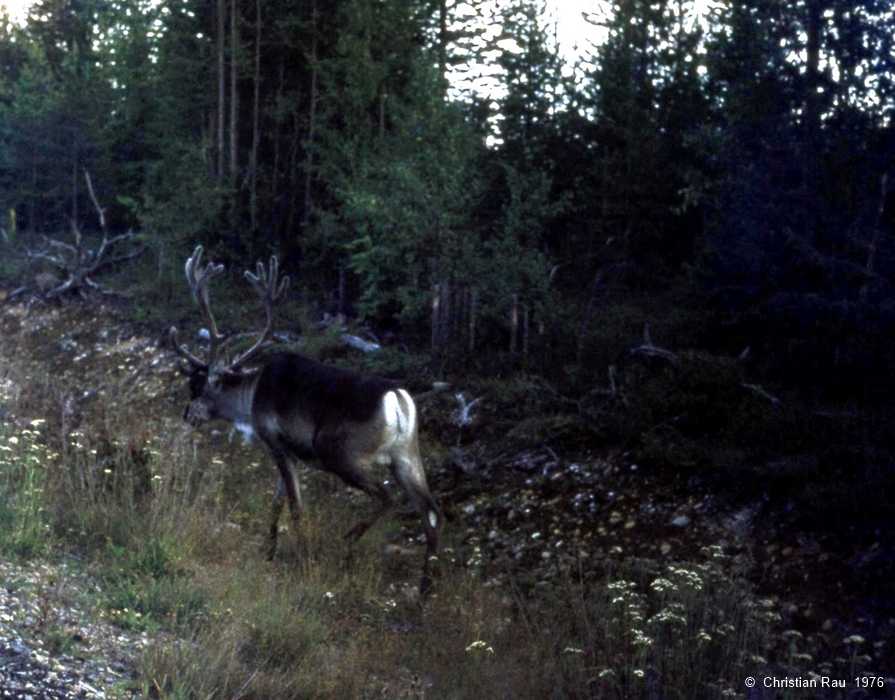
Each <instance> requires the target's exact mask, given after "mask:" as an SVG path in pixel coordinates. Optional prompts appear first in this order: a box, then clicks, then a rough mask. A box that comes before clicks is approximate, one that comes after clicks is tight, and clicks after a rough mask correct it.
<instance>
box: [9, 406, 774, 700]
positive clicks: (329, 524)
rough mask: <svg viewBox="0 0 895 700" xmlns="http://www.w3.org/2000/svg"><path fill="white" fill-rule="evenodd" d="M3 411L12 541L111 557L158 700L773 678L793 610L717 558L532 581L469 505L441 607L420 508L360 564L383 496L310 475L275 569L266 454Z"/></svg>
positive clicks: (608, 562) (156, 422)
mask: <svg viewBox="0 0 895 700" xmlns="http://www.w3.org/2000/svg"><path fill="white" fill-rule="evenodd" d="M0 404H2V406H3V412H4V420H3V421H2V422H0V525H2V528H0V549H3V550H4V551H6V552H11V553H15V554H17V555H20V556H36V555H38V554H41V553H44V552H47V551H51V550H53V549H58V548H63V549H65V550H67V551H68V550H71V549H76V550H78V552H79V553H80V554H81V555H82V556H83V557H84V558H85V559H87V560H88V561H89V562H90V563H91V566H92V568H93V570H94V572H95V573H96V576H97V577H99V578H100V579H101V580H102V583H103V585H102V593H101V594H99V595H100V596H101V606H103V607H104V608H105V609H106V610H107V611H108V614H109V616H110V617H111V619H113V620H114V621H115V622H116V623H117V624H119V625H121V626H122V627H125V628H129V629H139V630H146V631H149V632H151V633H155V634H156V637H155V639H157V642H156V643H155V644H151V645H150V646H149V647H148V648H147V650H146V652H145V654H144V658H143V667H142V672H143V677H142V681H141V682H142V686H143V691H144V694H145V695H146V696H147V697H154V698H165V699H170V700H181V699H183V700H187V699H189V700H193V699H200V698H208V699H211V698H252V699H254V700H265V699H270V700H273V699H276V700H288V699H289V698H361V699H363V698H449V699H458V700H459V699H465V698H476V699H478V698H483V697H487V698H520V699H524V698H538V699H539V700H541V699H543V698H589V697H600V698H655V697H659V696H661V697H666V698H683V697H687V698H715V697H721V696H736V695H737V694H738V693H740V692H741V691H742V686H741V682H742V678H744V677H745V675H750V674H751V675H760V670H761V669H763V668H766V664H767V661H766V659H767V658H768V657H769V653H768V652H769V649H770V648H771V647H772V645H773V643H774V641H773V638H774V634H775V630H776V629H777V626H778V625H779V619H778V617H777V614H776V610H775V608H774V606H773V604H769V603H765V602H762V601H760V600H758V599H756V598H755V596H753V595H752V593H751V591H750V588H749V586H748V585H747V584H746V583H745V582H744V581H743V579H742V578H741V577H739V576H738V575H737V574H736V566H735V565H734V563H733V562H732V561H730V560H728V559H727V558H725V557H724V556H723V555H722V554H721V553H720V551H718V550H715V549H710V550H706V552H705V554H704V556H703V558H702V559H700V560H699V561H696V562H691V563H687V564H684V563H677V564H672V563H660V562H655V561H628V560H626V559H625V558H624V557H622V556H621V555H620V554H615V555H613V554H611V555H609V556H608V557H607V558H606V559H605V561H604V562H603V563H602V564H601V565H599V566H597V567H594V568H591V569H589V570H584V569H582V570H581V571H579V572H574V574H569V575H568V576H567V577H566V578H565V579H563V580H560V581H558V582H557V581H553V582H552V583H549V584H545V585H543V586H534V587H525V589H524V590H523V589H522V588H516V587H515V586H514V585H513V579H512V578H510V579H509V583H507V584H504V585H492V584H491V582H492V581H493V580H494V576H493V574H494V572H493V571H492V570H491V569H490V564H489V563H488V560H487V558H486V557H485V556H483V550H482V549H479V548H477V547H476V545H475V543H474V542H473V541H464V540H463V539H461V536H460V533H462V532H463V531H464V530H465V528H463V527H461V523H460V522H459V521H460V519H461V518H462V516H460V515H457V516H455V518H452V519H449V521H448V525H447V527H446V530H445V538H444V539H445V547H444V551H443V552H442V555H441V556H440V560H439V568H440V570H441V578H440V580H439V581H438V582H437V584H436V591H435V594H434V595H433V596H432V597H431V598H430V599H429V600H428V601H426V602H425V603H423V602H421V601H420V600H419V599H418V597H417V595H416V592H415V589H416V582H417V580H418V576H419V568H420V565H421V562H422V556H423V552H422V546H421V545H418V544H417V543H416V542H414V541H411V540H410V539H409V538H408V536H407V534H406V533H405V531H404V523H403V521H402V520H401V518H400V517H399V516H398V515H395V516H393V517H391V518H385V519H383V521H382V522H381V523H380V524H378V525H377V526H376V527H375V528H374V529H373V530H371V531H370V532H369V533H368V534H367V535H366V536H365V537H364V538H363V539H362V540H361V541H360V542H359V543H358V544H357V545H356V546H355V547H354V548H353V550H352V551H351V556H350V558H349V557H348V550H347V549H346V546H345V545H344V544H343V542H342V540H341V538H340V535H341V534H342V533H343V532H345V531H346V530H348V529H349V527H350V526H351V525H352V524H354V523H355V522H356V521H357V520H358V519H359V517H360V514H359V513H358V510H359V509H366V508H368V507H370V504H369V503H367V502H366V500H364V499H363V498H360V499H358V498H356V497H353V496H349V495H347V494H346V492H345V490H344V489H343V488H342V487H341V485H338V486H333V483H332V482H331V481H329V480H328V479H324V478H311V479H310V481H309V482H308V483H307V484H306V487H307V489H306V497H305V499H304V501H305V503H306V505H307V507H306V511H305V514H304V517H303V520H302V522H301V526H300V532H296V531H295V528H294V527H292V525H291V523H284V525H286V526H288V528H289V530H290V531H289V532H286V533H284V536H283V537H281V551H280V554H279V555H278V558H277V560H276V561H274V562H268V561H266V559H265V557H264V539H265V530H266V528H267V526H268V513H269V505H270V496H271V493H272V490H273V487H274V485H275V476H274V471H273V468H272V467H270V466H268V465H266V462H265V460H266V456H265V455H264V454H263V453H262V452H261V451H260V449H259V448H242V447H236V446H234V445H233V444H232V443H229V442H227V441H226V440H225V439H220V438H217V439H215V438H213V437H210V435H211V433H210V431H206V432H203V433H194V432H192V431H189V430H188V429H186V428H184V427H183V425H182V424H181V423H180V422H179V421H177V420H175V418H176V417H173V416H169V415H168V414H170V413H172V410H171V407H170V406H169V405H168V404H167V403H165V402H160V404H159V405H158V406H156V407H155V408H153V409H151V410H147V411H144V412H141V415H133V414H130V413H128V412H120V413H113V415H112V416H111V417H108V416H103V415H102V414H99V415H98V416H94V417H92V418H91V419H90V420H86V421H85V422H84V423H83V425H82V426H81V427H80V428H79V429H77V430H69V431H65V430H59V429H58V427H57V429H54V430H52V431H44V428H45V426H44V423H43V422H42V420H43V419H41V418H35V417H29V416H20V415H18V414H19V413H20V412H21V410H22V409H23V408H24V407H22V406H19V405H18V403H17V401H16V399H15V396H14V393H9V392H7V394H5V395H3V396H0ZM175 413H176V412H175ZM57 436H61V437H57ZM417 527H418V524H417V522H416V520H415V519H413V520H408V532H412V534H413V535H417V534H418V533H417V532H416V530H415V529H414V528H417ZM384 542H385V543H389V544H390V545H391V546H389V547H385V548H384V547H383V543H384ZM407 550H409V551H410V552H411V555H409V556H402V555H400V554H397V553H395V552H399V551H407Z"/></svg>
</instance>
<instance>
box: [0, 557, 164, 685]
mask: <svg viewBox="0 0 895 700" xmlns="http://www.w3.org/2000/svg"><path fill="white" fill-rule="evenodd" d="M78 568H80V567H79V565H78V563H77V562H74V565H72V564H71V563H66V562H60V563H54V564H51V563H46V562H32V563H28V564H17V563H13V562H10V561H0V697H3V698H17V699H19V700H44V699H46V700H51V699H52V700H62V699H63V698H64V699H66V700H68V699H74V698H110V699H111V698H126V697H133V696H135V695H138V694H139V691H140V686H139V684H138V683H137V682H136V678H137V663H138V661H139V658H140V654H141V652H142V650H143V647H144V646H145V645H146V644H147V642H148V640H147V637H146V635H145V633H142V634H137V633H133V632H127V631H124V630H122V629H121V628H120V627H118V626H117V625H115V624H113V623H111V622H110V621H108V620H106V619H104V618H103V616H102V615H101V614H100V613H99V611H97V610H95V609H94V608H93V606H92V605H91V604H90V603H89V602H88V601H89V599H90V597H91V595H89V594H96V593H97V592H98V591H97V590H96V584H95V582H94V581H93V580H91V578H90V577H89V576H87V575H85V574H83V573H78V572H77V569H78Z"/></svg>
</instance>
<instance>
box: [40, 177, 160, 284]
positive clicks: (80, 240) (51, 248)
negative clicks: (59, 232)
mask: <svg viewBox="0 0 895 700" xmlns="http://www.w3.org/2000/svg"><path fill="white" fill-rule="evenodd" d="M84 177H85V179H86V181H87V191H88V192H89V194H90V200H91V201H92V202H93V206H94V208H95V209H96V213H97V216H98V218H99V226H100V230H101V231H102V240H101V241H100V242H99V245H98V246H97V247H96V248H90V247H88V245H87V242H86V240H85V238H84V236H83V235H82V234H81V230H80V229H79V228H78V225H77V223H76V222H74V221H73V222H72V237H73V238H74V244H71V243H66V242H65V241H60V240H57V239H55V238H49V237H47V236H44V237H43V242H42V247H41V248H39V249H37V250H26V251H25V252H26V254H27V256H28V258H29V259H31V260H36V261H42V262H45V263H49V264H50V265H52V266H53V267H54V268H56V270H57V275H56V277H55V279H53V280H49V283H48V280H47V279H46V278H44V281H43V282H42V283H41V284H40V287H41V289H40V292H41V296H43V297H44V298H46V299H57V298H60V297H62V296H66V295H69V294H77V295H78V296H80V297H81V298H86V295H87V291H88V290H90V289H101V286H100V285H99V284H98V283H97V282H95V281H94V279H93V278H94V277H95V276H96V275H98V274H100V273H101V272H103V271H105V270H107V269H109V268H111V267H114V266H116V265H118V264H120V263H122V262H126V261H129V260H133V259H135V258H138V257H140V256H141V255H142V254H143V253H144V252H145V251H146V249H147V247H148V246H146V245H145V244H137V243H136V242H135V234H134V233H133V231H128V232H127V233H122V234H118V235H110V234H109V229H108V226H107V224H106V214H105V210H104V209H103V208H102V207H101V206H100V204H99V200H98V199H97V197H96V192H95V191H94V189H93V182H92V181H91V179H90V173H88V172H87V171H86V170H85V171H84ZM125 241H128V242H133V245H131V246H130V247H129V248H127V249H126V250H120V244H122V243H124V242H125Z"/></svg>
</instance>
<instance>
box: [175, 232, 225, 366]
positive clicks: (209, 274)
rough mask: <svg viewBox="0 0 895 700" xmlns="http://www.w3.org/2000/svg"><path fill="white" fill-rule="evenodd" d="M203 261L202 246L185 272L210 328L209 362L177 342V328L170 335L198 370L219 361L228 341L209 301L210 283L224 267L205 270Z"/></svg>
mask: <svg viewBox="0 0 895 700" xmlns="http://www.w3.org/2000/svg"><path fill="white" fill-rule="evenodd" d="M201 259H202V246H196V250H195V251H193V254H192V255H191V256H190V257H189V258H188V259H187V261H186V265H185V266H184V272H185V273H186V281H187V283H188V284H189V285H190V291H191V292H192V293H193V299H195V300H196V303H197V304H198V305H199V310H200V311H201V312H202V317H203V319H204V320H205V323H206V325H207V326H208V333H209V338H210V345H209V348H208V362H202V360H200V359H199V358H198V357H196V356H195V355H193V354H192V353H191V352H190V351H189V350H187V348H186V346H185V345H181V344H180V343H179V342H178V341H177V336H178V331H177V328H176V327H173V326H172V328H171V330H170V331H169V334H170V337H171V342H172V343H173V344H174V349H175V350H176V351H177V352H178V353H179V354H180V355H181V356H183V357H184V358H185V359H186V360H187V361H188V362H189V363H190V364H191V365H193V366H194V367H197V368H198V369H208V368H209V367H210V366H211V365H212V364H213V363H214V362H216V361H217V359H218V354H219V353H220V350H221V348H222V347H223V346H224V343H225V341H226V336H224V335H221V334H220V333H219V332H218V327H217V324H216V323H215V321H214V314H212V313H211V305H210V303H209V300H208V283H209V282H210V281H211V280H212V279H213V278H214V277H217V276H218V275H219V274H221V273H222V272H223V271H224V266H223V265H215V264H214V263H208V264H207V265H206V266H205V267H204V268H200V266H199V263H200V261H201Z"/></svg>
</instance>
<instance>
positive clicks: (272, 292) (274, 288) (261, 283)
mask: <svg viewBox="0 0 895 700" xmlns="http://www.w3.org/2000/svg"><path fill="white" fill-rule="evenodd" d="M256 269H257V270H258V272H257V274H254V275H253V274H252V273H251V272H250V271H249V270H246V272H245V278H246V279H247V280H248V281H249V282H251V283H252V286H253V287H254V288H255V291H256V292H257V293H258V296H259V297H261V301H263V302H264V311H265V314H266V315H267V323H266V324H265V326H264V330H263V331H261V335H259V336H258V340H256V341H255V344H254V345H253V346H252V347H250V348H249V349H248V350H246V351H245V352H244V353H242V354H241V355H239V356H238V357H237V358H236V359H235V360H233V362H232V363H231V364H230V369H236V368H237V367H239V365H241V364H244V363H245V362H247V361H248V360H249V359H250V358H251V357H253V356H254V355H255V353H256V352H258V350H259V349H261V346H262V345H263V344H264V341H266V340H267V336H268V335H270V331H271V328H273V312H274V309H275V308H276V305H277V302H278V301H279V300H280V297H282V296H283V294H285V292H286V290H287V289H288V288H289V277H288V276H287V275H283V276H282V277H280V263H279V261H278V260H277V256H276V255H271V256H270V264H269V266H268V268H267V270H265V269H264V263H262V262H259V263H258V264H257V266H256Z"/></svg>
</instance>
